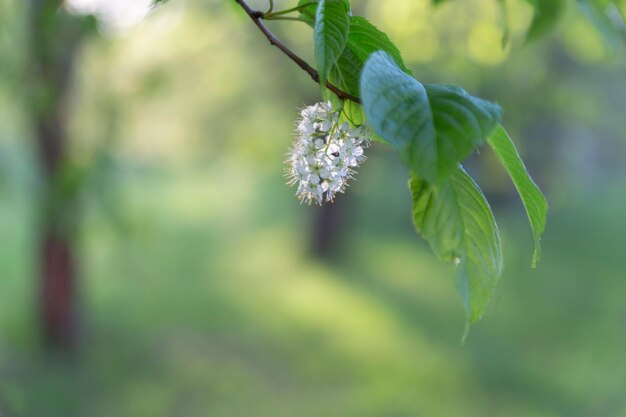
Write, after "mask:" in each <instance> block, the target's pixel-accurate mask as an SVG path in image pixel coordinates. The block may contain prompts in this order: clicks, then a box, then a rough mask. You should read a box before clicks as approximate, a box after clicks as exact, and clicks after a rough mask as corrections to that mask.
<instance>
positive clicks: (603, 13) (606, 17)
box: [578, 0, 626, 49]
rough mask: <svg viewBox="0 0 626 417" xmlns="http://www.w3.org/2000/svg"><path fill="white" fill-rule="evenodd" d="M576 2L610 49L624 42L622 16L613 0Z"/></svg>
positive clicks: (624, 31) (625, 38)
mask: <svg viewBox="0 0 626 417" xmlns="http://www.w3.org/2000/svg"><path fill="white" fill-rule="evenodd" d="M578 4H579V5H580V8H581V10H582V11H583V13H584V14H585V15H586V16H587V18H588V19H589V21H590V22H591V23H592V24H593V25H594V26H595V27H596V28H597V29H598V31H599V32H600V34H601V35H602V37H603V38H604V40H605V41H606V43H607V44H608V45H609V46H610V47H611V48H612V49H617V48H618V47H619V46H620V45H622V44H623V43H624V41H625V40H626V27H624V16H623V14H622V13H621V11H620V8H619V6H618V5H617V4H616V3H615V2H614V1H611V0H578Z"/></svg>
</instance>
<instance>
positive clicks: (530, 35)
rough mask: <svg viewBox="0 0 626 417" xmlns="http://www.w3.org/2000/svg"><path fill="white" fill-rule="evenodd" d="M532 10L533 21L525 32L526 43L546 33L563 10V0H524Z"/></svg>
mask: <svg viewBox="0 0 626 417" xmlns="http://www.w3.org/2000/svg"><path fill="white" fill-rule="evenodd" d="M526 1H527V2H528V3H530V5H531V6H533V8H534V14H533V20H532V22H531V23H530V27H529V28H528V31H527V32H526V42H532V41H534V40H536V39H538V38H540V37H541V36H543V35H545V34H546V33H548V32H549V31H550V30H551V29H552V28H553V27H554V25H555V24H556V22H557V21H558V19H559V17H560V16H561V14H562V13H563V11H564V10H565V0H526Z"/></svg>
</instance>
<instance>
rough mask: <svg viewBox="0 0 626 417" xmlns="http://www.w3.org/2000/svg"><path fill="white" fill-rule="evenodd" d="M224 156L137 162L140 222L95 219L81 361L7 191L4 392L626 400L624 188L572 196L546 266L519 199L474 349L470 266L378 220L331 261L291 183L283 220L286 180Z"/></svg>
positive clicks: (335, 408)
mask: <svg viewBox="0 0 626 417" xmlns="http://www.w3.org/2000/svg"><path fill="white" fill-rule="evenodd" d="M223 169H224V168H223V167H214V168H213V169H207V170H206V171H205V172H193V173H188V174H184V175H181V174H178V175H174V174H171V175H163V174H161V175H159V176H157V177H154V175H153V174H137V175H134V176H131V177H129V178H128V180H127V181H126V185H125V186H124V188H123V192H122V198H121V199H120V202H119V204H120V205H121V207H120V208H121V210H120V211H121V212H122V213H125V214H124V216H125V221H126V222H127V225H128V227H129V228H128V231H127V232H126V235H120V234H119V233H117V232H116V231H115V230H114V229H111V227H110V223H109V222H108V220H107V219H106V218H103V217H100V216H97V215H94V216H91V217H89V218H88V219H87V224H86V227H85V230H88V232H86V233H84V234H83V236H82V238H81V241H82V242H83V245H82V255H83V258H82V259H83V262H82V265H81V269H82V272H83V276H84V280H83V281H82V287H81V292H82V294H83V297H84V298H83V305H84V307H85V309H84V311H85V314H86V319H85V323H83V325H84V349H83V350H82V351H81V354H80V357H79V358H78V359H77V361H76V362H69V361H66V360H64V359H63V358H62V357H57V358H55V357H54V356H52V357H50V356H48V355H47V354H44V353H42V352H39V351H38V350H37V349H36V348H34V346H35V344H34V343H33V337H34V335H33V333H32V329H33V328H34V322H33V314H32V311H31V307H32V300H31V297H32V282H31V281H30V280H25V279H24V276H26V275H27V271H28V269H29V268H30V267H31V266H30V259H31V258H30V255H29V250H28V248H29V246H30V244H31V243H32V242H27V241H26V240H27V237H28V236H29V233H28V230H27V226H26V224H27V223H28V216H26V215H24V214H23V213H25V211H24V210H20V206H19V205H20V204H23V199H20V198H12V199H10V201H12V202H13V204H12V205H5V206H4V207H3V211H2V214H1V215H0V221H1V222H2V225H3V226H6V227H3V230H4V231H5V233H6V234H7V235H5V236H4V241H5V242H13V243H14V244H13V245H11V246H12V248H13V250H3V251H2V254H3V257H2V261H1V262H0V268H1V270H0V274H1V275H2V276H3V278H4V279H3V280H1V281H0V282H1V285H2V288H0V292H1V295H0V299H1V302H2V313H3V314H2V321H1V322H0V324H1V327H0V331H1V334H2V340H3V342H0V352H1V355H0V358H1V359H0V375H1V379H0V380H1V381H2V382H1V383H0V388H1V390H0V392H2V395H3V396H4V402H5V403H6V404H9V405H10V407H11V408H12V409H14V410H15V411H16V413H17V414H18V415H25V416H50V417H53V416H71V415H89V416H111V415H116V416H169V415H178V416H182V415H184V416H195V415H198V416H200V415H211V416H228V417H232V416H249V415H251V414H253V415H258V416H294V415H298V416H320V415H329V416H333V415H341V416H380V415H390V416H414V415H429V416H450V415H467V416H484V415H502V416H504V415H507V416H508V415H519V416H590V415H616V416H618V415H623V413H624V411H625V410H626V399H625V398H624V397H623V387H624V385H623V382H624V375H626V363H625V362H624V361H623V357H624V356H623V353H624V351H625V349H626V333H625V332H624V328H623V325H624V320H625V319H626V307H625V304H624V303H623V294H624V293H625V291H626V282H625V281H624V279H623V278H624V260H623V250H622V249H623V245H621V240H622V236H624V233H626V223H625V222H621V223H615V219H617V218H619V217H620V214H621V213H623V210H624V209H625V208H626V200H624V199H623V198H622V197H621V196H620V197H616V196H615V194H613V193H608V194H607V193H606V192H601V193H599V195H598V196H597V198H598V199H601V200H604V201H606V204H604V205H597V204H591V203H590V202H589V201H588V200H585V201H581V202H579V203H577V204H573V205H571V206H568V207H567V208H564V209H562V210H560V211H559V212H557V213H553V215H552V219H551V223H550V229H549V232H548V233H547V235H546V239H545V242H544V260H543V262H542V263H541V265H540V267H539V268H538V269H537V270H534V271H531V270H530V268H529V266H528V265H529V256H530V247H531V246H530V241H529V237H530V236H529V235H530V233H529V232H528V230H526V229H525V227H526V226H525V225H524V224H523V223H522V222H521V221H519V218H518V217H517V216H515V219H516V220H511V217H510V216H508V215H506V212H505V213H501V214H504V218H505V221H504V231H505V234H504V239H505V244H506V246H505V248H506V254H507V264H506V270H505V274H504V276H503V279H502V283H501V285H500V288H499V291H498V294H497V299H496V301H495V303H494V304H493V307H492V309H491V311H490V312H489V314H488V315H487V317H486V318H485V319H484V320H483V321H482V322H481V323H479V324H478V325H477V326H475V327H474V329H473V330H472V333H471V334H470V337H469V339H468V341H467V344H466V346H465V347H463V346H461V344H460V336H461V333H462V326H463V312H462V309H461V303H460V300H459V299H458V297H457V295H456V292H455V289H454V284H453V279H452V276H453V271H452V270H451V269H450V268H448V267H447V266H445V265H442V264H439V263H438V262H437V261H436V260H435V259H434V257H433V256H432V255H431V254H430V253H429V252H428V251H427V250H426V248H425V245H423V244H422V243H421V242H420V240H419V239H418V238H417V237H413V236H410V235H406V236H402V235H400V236H399V237H398V236H395V237H394V235H393V234H387V235H385V234H381V233H379V231H378V230H377V226H376V224H375V222H371V223H372V224H371V225H370V224H368V223H364V224H361V225H360V226H361V227H358V228H351V229H350V230H349V231H348V234H347V236H346V237H345V238H346V239H348V241H349V242H350V244H349V245H347V249H346V251H345V253H344V254H343V256H342V257H341V259H340V260H339V261H337V262H336V263H334V264H324V263H320V262H319V261H316V260H314V259H311V258H310V257H309V256H308V255H307V254H306V243H305V242H306V236H307V233H306V227H305V226H306V222H305V217H303V215H302V214H300V213H298V212H299V211H300V210H301V208H300V207H299V206H298V205H297V203H295V202H294V201H293V200H292V199H291V198H290V196H288V195H287V197H285V198H283V199H274V200H272V202H273V204H272V207H273V210H274V211H273V212H276V210H279V211H280V212H281V213H286V215H285V216H283V217H282V218H281V219H280V221H279V220H278V219H272V218H271V213H270V212H269V211H264V210H263V209H262V208H261V210H260V213H259V212H256V211H254V210H249V209H247V208H250V207H257V206H259V205H260V206H262V204H261V201H263V200H264V196H265V195H267V192H268V191H270V190H271V187H273V186H274V185H276V184H279V183H281V182H282V179H281V178H280V177H267V178H261V179H257V180H252V181H251V180H250V176H249V175H244V174H246V173H242V178H234V177H227V179H225V178H224V177H221V178H220V176H218V175H216V172H220V171H222V172H223ZM214 170H215V171H214ZM248 174H249V173H248ZM367 175H368V168H367V166H365V167H364V170H363V172H362V176H364V177H365V176H367ZM244 183H247V184H246V185H244ZM248 187H252V190H251V189H249V188H248ZM268 187H270V188H268ZM402 192H403V191H398V194H402ZM285 194H288V193H285ZM226 195H227V196H228V198H223V197H224V196H226ZM16 197H17V196H16ZM357 198H359V197H357ZM369 199H370V200H371V202H375V201H376V198H372V197H369ZM21 200H22V202H20V201H21ZM355 206H356V205H355ZM358 207H365V208H357V209H356V213H357V214H359V211H361V210H369V209H367V207H368V204H364V205H361V204H359V205H358ZM26 213H27V211H26ZM264 213H265V214H264ZM361 215H362V216H364V217H368V216H369V218H374V217H375V216H376V215H377V213H376V212H373V211H370V212H369V213H367V215H366V214H365V213H364V214H361ZM406 217H408V213H407V216H406ZM406 220H407V222H408V218H407V219H406ZM589 242H594V244H593V245H590V244H589ZM27 329H31V330H27ZM7 341H12V342H11V343H7ZM620 413H622V414H620Z"/></svg>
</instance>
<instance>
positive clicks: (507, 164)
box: [488, 126, 548, 267]
mask: <svg viewBox="0 0 626 417" xmlns="http://www.w3.org/2000/svg"><path fill="white" fill-rule="evenodd" d="M488 141H489V146H491V149H493V151H494V152H495V153H496V155H497V156H498V159H500V162H502V165H504V168H505V169H506V171H507V172H508V174H509V176H510V177H511V180H513V184H515V188H516V189H517V192H518V193H519V195H520V197H521V199H522V202H523V203H524V208H525V209H526V214H527V215H528V220H529V221H530V226H531V228H532V231H533V237H534V239H535V252H534V255H533V260H532V266H533V267H535V266H536V265H537V262H538V261H539V258H540V255H541V246H540V241H541V235H542V234H543V231H544V229H545V227H546V216H547V214H548V202H547V201H546V198H545V197H544V195H543V194H542V193H541V190H540V189H539V187H538V186H537V184H535V182H534V181H533V179H532V178H531V177H530V175H529V174H528V171H527V170H526V166H525V165H524V162H523V161H522V158H520V156H519V154H518V152H517V149H515V145H514V144H513V141H512V140H511V138H510V137H509V135H508V134H507V132H506V130H504V128H503V127H502V126H498V127H497V128H496V129H495V130H494V132H493V133H492V135H491V136H490V137H489V140H488Z"/></svg>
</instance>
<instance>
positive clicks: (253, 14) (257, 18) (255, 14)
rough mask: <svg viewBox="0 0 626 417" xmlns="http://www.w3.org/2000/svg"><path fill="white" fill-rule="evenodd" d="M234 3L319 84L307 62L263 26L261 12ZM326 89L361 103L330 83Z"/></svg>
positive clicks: (313, 70)
mask: <svg viewBox="0 0 626 417" xmlns="http://www.w3.org/2000/svg"><path fill="white" fill-rule="evenodd" d="M235 2H236V3H237V4H239V5H240V6H241V8H242V9H243V10H245V12H246V14H247V15H248V16H250V19H252V21H253V22H254V24H255V25H256V26H257V27H258V28H259V30H260V31H261V32H263V34H264V35H265V37H266V38H267V40H268V41H270V44H272V45H274V46H275V47H277V48H278V49H280V50H281V51H282V52H283V53H284V54H285V55H287V56H288V57H289V58H290V59H291V60H292V61H293V62H295V63H296V64H297V65H298V66H299V67H300V68H301V69H303V70H304V71H305V72H306V73H307V74H309V75H310V76H311V78H312V79H313V81H315V82H316V83H318V84H319V82H320V75H319V73H318V72H317V71H316V70H315V68H313V67H311V66H310V65H309V64H307V62H306V61H305V60H304V59H302V58H300V57H299V56H298V55H296V54H295V53H294V52H293V51H292V50H291V49H289V48H288V47H287V45H285V44H284V43H282V42H281V41H280V40H279V39H278V38H276V37H275V36H274V35H273V34H272V32H270V30H269V29H268V28H267V26H265V24H264V23H263V22H262V21H261V20H262V19H263V12H260V11H257V10H253V9H251V8H250V6H248V4H247V3H246V1H245V0H235ZM326 88H328V89H329V90H330V91H332V92H333V93H335V95H336V96H337V97H339V98H340V99H342V100H350V101H354V102H355V103H359V104H360V103H361V99H359V98H358V97H356V96H353V95H352V94H350V93H346V92H345V91H343V90H341V89H339V88H337V87H336V86H334V85H332V84H331V83H330V82H326Z"/></svg>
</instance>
